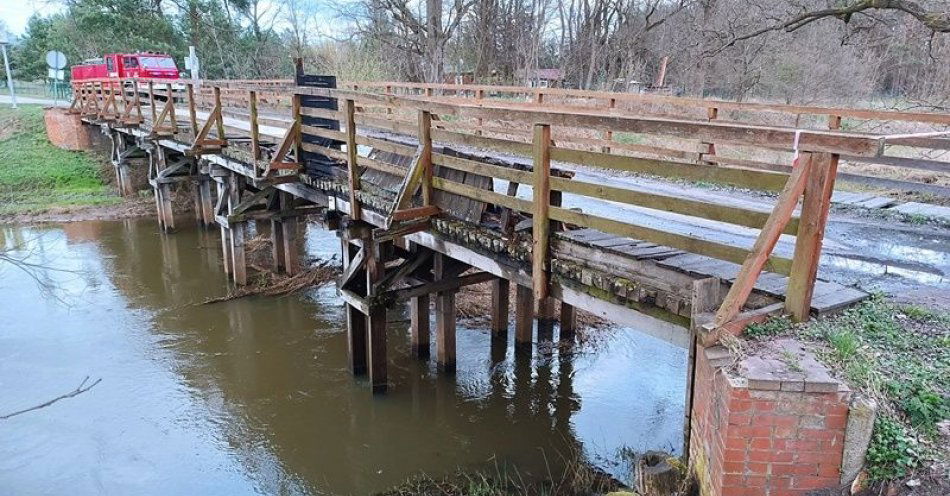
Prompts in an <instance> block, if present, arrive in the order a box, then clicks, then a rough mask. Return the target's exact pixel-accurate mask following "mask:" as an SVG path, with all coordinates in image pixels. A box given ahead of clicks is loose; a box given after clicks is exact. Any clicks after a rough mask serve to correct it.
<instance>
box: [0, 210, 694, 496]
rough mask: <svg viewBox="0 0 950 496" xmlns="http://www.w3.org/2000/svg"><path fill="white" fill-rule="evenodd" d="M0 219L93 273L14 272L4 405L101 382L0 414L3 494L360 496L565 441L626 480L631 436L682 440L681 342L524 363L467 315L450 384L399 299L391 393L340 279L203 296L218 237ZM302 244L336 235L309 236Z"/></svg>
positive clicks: (42, 255) (327, 247) (623, 340)
mask: <svg viewBox="0 0 950 496" xmlns="http://www.w3.org/2000/svg"><path fill="white" fill-rule="evenodd" d="M0 232H2V233H3V242H4V243H7V244H9V243H10V242H11V241H10V240H11V239H13V240H21V241H23V240H30V239H36V241H35V243H34V244H35V245H36V248H35V254H34V256H37V257H39V258H38V259H39V260H43V261H44V262H46V263H50V264H53V265H57V266H61V267H62V268H69V269H77V270H78V269H81V272H79V273H64V272H55V271H40V273H41V274H42V277H45V278H49V279H50V280H51V281H53V282H55V283H57V284H62V285H64V287H66V288H68V290H69V291H68V293H69V295H70V296H69V297H68V298H67V299H68V300H70V302H71V305H70V306H64V305H62V304H61V303H59V302H57V301H55V300H53V299H50V298H45V297H42V296H41V295H40V294H39V293H38V291H37V289H36V286H35V285H34V284H32V282H31V281H30V279H29V277H28V276H26V275H24V274H22V273H19V272H16V271H11V270H10V269H9V268H7V269H3V274H2V282H0V298H2V299H3V301H4V302H5V303H4V304H3V305H2V306H0V322H2V323H0V326H2V327H0V386H2V387H3V389H4V391H5V392H8V393H9V394H5V395H4V396H2V397H0V412H7V411H12V410H15V409H18V408H17V407H20V406H23V405H29V404H33V403H36V402H39V401H42V400H43V399H46V398H48V397H52V396H56V395H58V394H61V393H62V392H64V391H66V390H69V389H70V388H72V387H74V386H75V384H74V382H76V383H78V380H79V379H81V378H82V376H84V375H93V376H95V377H99V376H101V377H102V378H103V382H102V384H101V385H100V386H98V387H97V388H96V389H95V390H93V391H91V392H90V393H88V394H86V395H84V396H83V397H77V398H75V399H71V400H68V402H63V403H61V404H57V405H56V406H54V407H51V408H48V409H45V410H42V411H39V412H35V414H31V415H24V416H21V417H17V418H15V419H11V420H10V421H8V422H6V423H3V424H0V481H3V482H0V488H4V489H5V490H4V492H10V493H13V494H18V493H23V492H31V493H32V492H37V491H35V489H36V488H37V487H39V488H41V490H40V491H39V492H49V493H61V492H63V491H70V492H77V493H98V492H119V493H125V494H142V493H145V494H151V493H154V494H168V493H178V492H192V493H193V492H200V493H202V494H246V493H267V494H275V493H279V494H314V493H334V494H340V493H344V494H366V493H369V492H372V491H376V490H380V489H383V488H385V487H388V486H390V485H392V484H395V483H398V482H400V481H401V480H403V479H404V478H405V477H407V476H408V475H410V474H413V473H418V472H420V471H425V472H426V473H429V474H440V473H447V472H452V471H454V470H455V469H457V468H464V469H477V468H484V467H486V466H493V465H494V464H495V463H513V464H516V465H518V467H519V468H520V470H521V471H522V472H523V473H524V474H525V476H531V475H541V476H543V475H544V474H546V473H547V472H548V470H549V467H550V470H557V465H558V460H559V456H560V455H562V454H566V453H571V452H581V453H584V454H585V455H586V456H587V457H589V458H590V459H592V460H596V461H597V462H598V463H599V464H600V465H601V466H603V467H604V468H607V469H608V470H611V471H613V472H614V473H615V474H616V475H618V476H625V475H626V474H624V470H625V466H624V465H623V463H622V458H621V457H620V456H619V454H618V453H619V452H620V450H621V449H622V448H624V447H630V448H632V449H635V450H642V449H654V448H657V449H671V448H672V449H678V448H679V443H680V439H681V434H682V432H681V429H682V426H681V424H682V422H681V418H682V408H683V407H682V398H683V387H684V386H683V382H684V381H683V377H684V374H685V371H684V362H685V355H684V352H683V350H680V349H677V348H673V347H671V346H669V345H667V344H666V343H663V342H660V341H657V340H654V339H652V338H650V337H647V336H643V335H641V334H639V333H636V332H635V331H632V330H628V329H618V330H615V331H613V333H612V334H611V335H610V336H609V337H607V338H606V339H605V340H604V342H603V343H602V345H601V346H599V347H598V348H597V349H586V350H579V352H578V353H574V354H569V353H565V352H560V351H558V350H556V349H555V350H552V351H550V352H545V353H536V354H535V355H534V356H532V357H530V359H529V360H517V361H516V360H515V359H514V357H513V353H511V352H510V346H511V344H512V343H510V342H509V343H508V347H509V348H508V353H504V349H503V348H499V347H495V348H494V349H493V348H492V345H491V339H490V336H489V334H488V332H487V330H486V329H481V328H466V327H465V326H464V325H461V326H460V327H459V333H458V369H457V373H456V375H455V376H454V377H446V376H443V375H440V374H438V373H436V371H435V366H434V363H431V362H420V361H417V360H413V359H411V358H410V357H409V348H410V347H409V339H408V329H407V320H408V316H407V315H406V313H404V312H402V311H393V312H391V313H390V315H389V320H390V322H391V329H390V333H391V336H392V337H391V338H390V339H389V346H390V349H389V357H390V371H389V374H390V380H391V382H392V387H391V388H390V393H389V394H388V395H386V396H385V397H382V398H380V397H376V398H374V397H373V396H372V395H371V394H370V393H369V390H368V387H367V386H366V385H365V384H361V383H360V381H358V380H355V379H354V378H353V377H352V376H351V375H350V374H349V372H348V371H347V367H346V339H345V329H344V327H343V326H344V325H345V324H344V322H345V319H344V316H343V312H342V309H341V306H340V305H341V302H340V300H339V299H338V297H337V295H336V293H335V290H334V289H333V288H323V289H320V290H316V291H313V292H311V293H310V294H307V295H305V296H302V297H286V298H247V299H242V300H237V301H232V302H225V303H218V304H212V305H201V304H200V302H202V301H204V300H205V299H207V298H211V297H216V296H220V295H221V294H223V293H224V292H225V291H226V278H225V276H224V275H223V273H222V272H221V267H220V262H219V258H220V257H219V256H218V246H217V242H216V240H215V236H213V235H214V234H216V233H211V235H209V234H208V233H204V232H201V231H199V230H184V231H182V232H179V233H176V234H174V235H171V236H166V235H163V234H161V233H160V232H159V230H158V228H157V226H156V225H155V223H154V222H153V221H147V220H146V221H136V220H129V221H122V222H92V223H77V224H69V225H66V226H64V227H62V228H52V229H46V230H39V229H20V228H10V227H8V228H3V229H2V230H0ZM306 246H307V247H308V250H309V251H310V252H311V254H315V255H319V256H326V255H329V254H333V253H334V252H335V249H336V247H338V246H339V244H338V240H337V239H336V238H335V237H334V236H333V235H332V233H326V232H324V231H320V230H317V229H312V230H310V231H309V232H308V234H307V240H306ZM67 281H71V282H67ZM432 341H433V342H435V340H434V339H433V340H432ZM27 378H29V379H28V382H27ZM27 384H29V386H27ZM63 433H67V434H66V435H63ZM66 488H69V489H66ZM6 489H9V491H7V490H6Z"/></svg>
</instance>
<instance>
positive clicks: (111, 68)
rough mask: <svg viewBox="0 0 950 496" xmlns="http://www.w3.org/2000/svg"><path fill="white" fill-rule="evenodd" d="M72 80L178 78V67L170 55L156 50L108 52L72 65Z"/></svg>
mask: <svg viewBox="0 0 950 496" xmlns="http://www.w3.org/2000/svg"><path fill="white" fill-rule="evenodd" d="M71 75H72V80H73V81H82V80H84V79H106V78H115V79H119V78H121V79H125V78H151V79H179V77H180V75H179V73H178V67H177V66H175V60H174V59H172V57H171V55H168V54H165V53H157V52H138V53H110V54H108V55H105V56H104V57H102V58H101V59H96V60H89V61H86V62H85V63H83V64H79V65H74V66H73V67H72V70H71Z"/></svg>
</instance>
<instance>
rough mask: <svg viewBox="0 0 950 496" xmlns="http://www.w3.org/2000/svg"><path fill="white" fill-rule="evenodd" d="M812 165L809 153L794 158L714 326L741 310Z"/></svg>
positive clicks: (788, 216)
mask: <svg viewBox="0 0 950 496" xmlns="http://www.w3.org/2000/svg"><path fill="white" fill-rule="evenodd" d="M813 165H814V157H813V156H812V154H810V153H807V152H806V153H803V154H802V155H801V156H800V157H799V158H798V160H797V167H795V168H794V169H793V170H792V175H791V176H789V178H788V184H787V185H786V186H785V189H784V190H782V193H781V194H779V197H778V202H777V203H776V206H775V210H773V211H772V215H771V217H769V220H768V222H767V223H766V225H765V226H764V227H763V228H762V230H761V231H760V232H759V236H758V238H756V240H755V244H754V245H753V247H752V250H751V251H749V254H748V256H747V257H746V259H745V261H744V262H743V263H742V269H740V270H739V275H738V276H737V277H736V282H735V283H734V284H733V285H732V288H730V289H729V294H727V295H726V299H725V300H724V301H723V304H722V306H721V307H720V308H719V311H718V312H716V319H715V321H714V322H713V323H714V325H715V326H717V327H718V326H723V325H724V324H726V323H728V322H730V321H731V320H732V319H734V318H735V317H736V315H738V314H739V312H740V311H741V310H742V306H743V305H744V304H745V302H746V300H748V298H749V293H751V292H752V288H753V287H755V281H756V279H757V278H758V277H759V274H760V273H761V272H762V269H763V268H764V267H765V264H766V262H767V261H768V257H769V254H770V253H772V250H773V249H774V248H775V244H776V243H777V242H778V239H779V236H780V235H781V234H782V231H783V230H784V228H785V224H786V223H787V222H788V219H789V218H791V216H792V212H793V211H794V210H795V207H796V205H798V199H799V198H800V197H801V195H802V192H803V191H804V189H805V183H806V180H807V178H808V176H809V174H811V171H812V170H813Z"/></svg>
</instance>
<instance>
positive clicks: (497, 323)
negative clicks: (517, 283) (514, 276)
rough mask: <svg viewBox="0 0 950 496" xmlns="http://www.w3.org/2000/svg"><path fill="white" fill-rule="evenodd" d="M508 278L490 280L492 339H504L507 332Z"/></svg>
mask: <svg viewBox="0 0 950 496" xmlns="http://www.w3.org/2000/svg"><path fill="white" fill-rule="evenodd" d="M510 288H511V284H510V283H509V282H508V279H505V278H502V277H499V278H497V279H495V280H493V281H492V282H491V334H492V339H493V340H495V339H502V340H504V339H505V336H507V334H508V313H509V310H508V307H509V305H508V298H509V293H510V291H511V289H510Z"/></svg>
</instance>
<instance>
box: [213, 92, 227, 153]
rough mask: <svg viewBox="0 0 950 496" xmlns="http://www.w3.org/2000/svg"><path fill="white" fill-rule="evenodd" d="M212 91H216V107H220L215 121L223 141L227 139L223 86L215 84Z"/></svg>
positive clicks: (219, 137) (219, 136)
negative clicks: (222, 96) (222, 94)
mask: <svg viewBox="0 0 950 496" xmlns="http://www.w3.org/2000/svg"><path fill="white" fill-rule="evenodd" d="M212 91H213V93H214V107H215V108H216V109H218V115H217V120H216V121H215V124H216V128H217V131H218V139H219V140H221V141H225V134H224V107H222V106H221V88H219V87H217V86H215V87H214V89H213V90H212Z"/></svg>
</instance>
